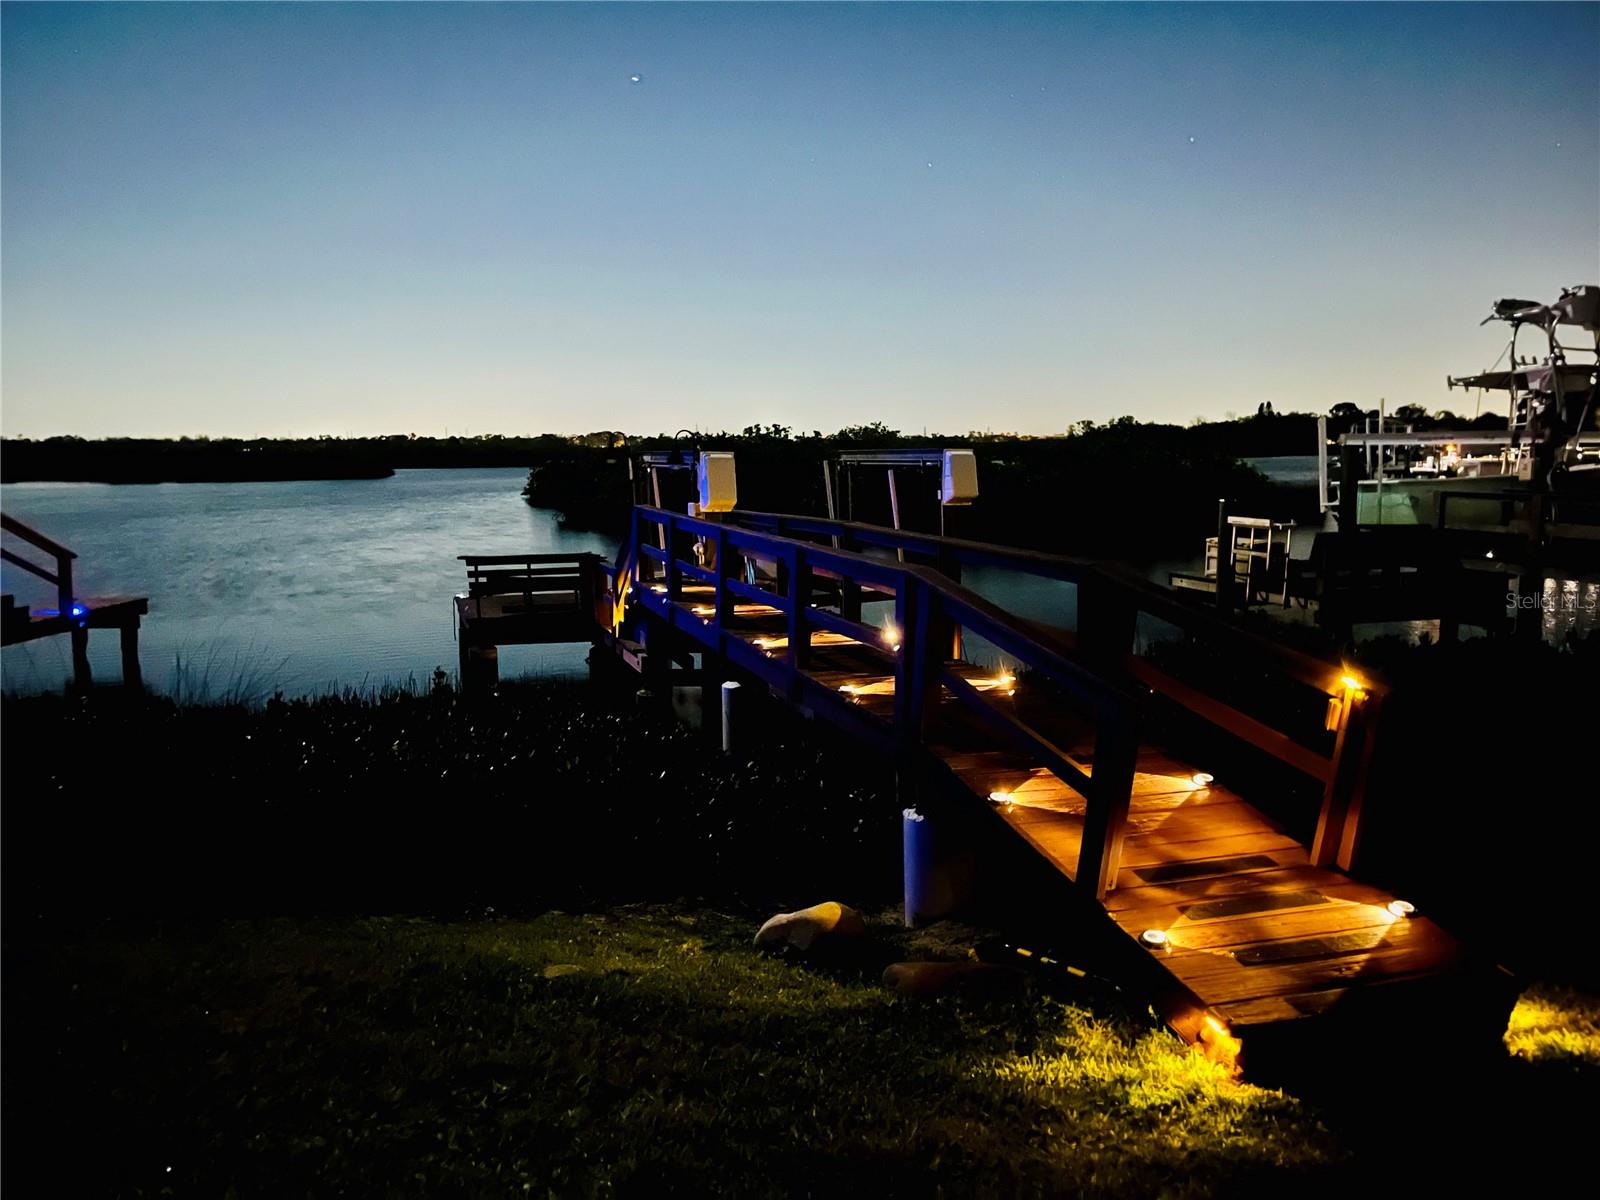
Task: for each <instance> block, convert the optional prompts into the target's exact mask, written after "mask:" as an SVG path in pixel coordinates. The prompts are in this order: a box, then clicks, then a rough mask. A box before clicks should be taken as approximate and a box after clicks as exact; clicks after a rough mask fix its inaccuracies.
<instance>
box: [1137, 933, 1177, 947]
mask: <svg viewBox="0 0 1600 1200" xmlns="http://www.w3.org/2000/svg"><path fill="white" fill-rule="evenodd" d="M1139 940H1140V941H1141V942H1143V943H1144V944H1145V945H1146V946H1148V947H1149V948H1150V949H1152V950H1165V949H1166V948H1167V947H1168V946H1169V945H1171V939H1170V938H1168V937H1167V931H1166V930H1165V929H1146V930H1145V931H1144V932H1143V933H1141V934H1140V935H1139Z"/></svg>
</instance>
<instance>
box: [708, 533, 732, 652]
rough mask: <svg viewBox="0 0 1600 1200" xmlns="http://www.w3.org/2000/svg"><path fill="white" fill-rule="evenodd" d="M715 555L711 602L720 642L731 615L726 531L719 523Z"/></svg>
mask: <svg viewBox="0 0 1600 1200" xmlns="http://www.w3.org/2000/svg"><path fill="white" fill-rule="evenodd" d="M716 555H717V565H716V569H715V574H716V577H717V581H716V583H715V585H714V587H715V589H716V590H715V591H714V592H713V593H712V596H711V603H712V604H713V605H714V606H715V607H716V610H717V615H716V617H715V618H714V619H715V621H716V623H717V640H718V643H719V644H720V642H721V639H722V634H723V631H724V630H726V629H727V627H728V621H727V618H728V617H731V616H732V615H733V613H732V611H731V609H730V608H729V607H728V605H729V596H728V533H727V531H726V530H725V529H723V528H722V526H721V525H718V526H717V537H716Z"/></svg>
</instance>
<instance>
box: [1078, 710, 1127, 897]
mask: <svg viewBox="0 0 1600 1200" xmlns="http://www.w3.org/2000/svg"><path fill="white" fill-rule="evenodd" d="M1096 724H1097V725H1098V727H1099V728H1098V730H1097V732H1096V734H1095V740H1094V771H1093V773H1092V774H1091V775H1090V777H1089V795H1088V797H1087V799H1088V811H1087V812H1086V813H1085V815H1084V819H1083V841H1082V843H1081V844H1080V846H1079V849H1078V874H1077V881H1076V882H1077V885H1078V886H1079V887H1080V888H1082V889H1084V890H1085V891H1087V892H1089V893H1090V895H1092V896H1093V897H1094V898H1095V899H1096V900H1103V899H1105V897H1106V893H1107V892H1109V891H1111V889H1112V888H1113V887H1115V886H1116V881H1117V870H1118V867H1119V865H1120V864H1121V862H1122V838H1123V833H1124V831H1125V830H1126V828H1127V824H1128V802H1129V799H1130V797H1131V796H1132V794H1133V773H1134V764H1135V761H1136V759H1137V757H1138V752H1139V728H1138V716H1137V714H1136V713H1135V712H1134V711H1133V710H1132V708H1131V707H1129V706H1127V705H1122V704H1118V705H1112V704H1109V703H1107V704H1103V705H1101V706H1100V711H1099V713H1098V714H1097V721H1096Z"/></svg>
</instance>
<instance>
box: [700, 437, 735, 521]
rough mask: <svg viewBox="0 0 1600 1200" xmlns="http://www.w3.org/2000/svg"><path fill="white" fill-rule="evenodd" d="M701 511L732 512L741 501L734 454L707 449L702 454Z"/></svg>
mask: <svg viewBox="0 0 1600 1200" xmlns="http://www.w3.org/2000/svg"><path fill="white" fill-rule="evenodd" d="M696 474H697V475H699V477H700V511H701V512H703V513H725V512H732V511H733V509H734V506H735V505H737V504H738V503H739V484H738V480H737V479H736V478H735V476H734V473H733V455H732V454H729V453H727V452H725V451H714V450H707V451H704V452H702V453H701V455H700V470H699V471H697V472H696Z"/></svg>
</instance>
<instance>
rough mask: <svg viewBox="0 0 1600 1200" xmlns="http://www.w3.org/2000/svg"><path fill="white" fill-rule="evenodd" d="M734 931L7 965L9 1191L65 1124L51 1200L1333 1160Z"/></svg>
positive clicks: (1172, 1088) (1031, 1178)
mask: <svg viewBox="0 0 1600 1200" xmlns="http://www.w3.org/2000/svg"><path fill="white" fill-rule="evenodd" d="M751 931H752V925H751V922H750V921H749V920H746V919H734V918H730V917H726V916H720V915H716V914H711V913H693V912H687V911H678V910H671V909H662V908H650V909H641V908H631V909H621V910H613V911H612V912H610V913H607V914H600V915H562V914H556V913H552V914H547V915H544V916H540V917H537V918H533V919H526V920H522V919H518V920H493V919H490V920H483V921H476V922H465V923H462V922H456V923H443V922H437V921H430V920H421V919H403V918H386V919H369V920H357V921H339V922H328V923H315V922H295V923H289V922H250V923H229V924H223V925H219V926H216V927H214V928H212V929H210V930H208V931H206V932H204V933H195V932H193V931H184V932H178V931H171V932H167V933H165V934H162V935H156V936H151V935H147V934H146V935H141V936H138V937H127V936H117V935H102V936H99V937H93V938H86V939H82V940H74V941H73V942H72V943H71V944H70V945H61V944H57V945H56V946H55V947H54V948H52V949H48V950H43V951H39V952H36V953H30V954H27V955H23V956H20V957H19V955H18V954H16V953H15V952H13V953H12V954H11V962H10V964H9V967H10V970H9V974H8V982H7V1006H6V1007H7V1012H6V1022H7V1056H6V1075H7V1079H6V1093H7V1097H8V1104H7V1110H8V1111H7V1142H8V1149H9V1150H10V1153H9V1154H8V1155H7V1157H8V1159H10V1160H11V1161H10V1163H9V1169H11V1170H15V1169H16V1168H17V1167H18V1166H20V1165H21V1163H22V1161H23V1160H24V1158H25V1156H26V1155H27V1154H28V1150H27V1149H25V1148H26V1147H33V1148H34V1149H38V1148H40V1147H41V1146H42V1145H44V1144H45V1141H46V1140H47V1139H49V1138H50V1137H51V1135H52V1134H53V1133H54V1134H59V1133H60V1132H61V1131H62V1130H67V1131H71V1132H72V1136H73V1137H74V1138H77V1137H83V1138H85V1139H87V1140H88V1141H91V1142H92V1143H93V1146H94V1152H93V1153H92V1154H80V1155H76V1156H74V1155H72V1154H71V1153H70V1151H69V1152H68V1153H67V1154H66V1156H65V1157H59V1158H57V1157H52V1159H51V1163H52V1167H53V1171H52V1173H53V1174H54V1175H55V1177H56V1178H57V1179H58V1181H60V1182H58V1185H57V1189H56V1190H57V1191H58V1193H60V1194H68V1193H70V1194H76V1195H90V1194H95V1195H104V1194H113V1193H115V1194H124V1195H162V1194H176V1195H191V1194H197V1195H213V1196H218V1195H234V1196H238V1197H246V1196H278V1195H289V1194H311V1193H315V1194H317V1195H340V1194H351V1195H355V1194H360V1195H416V1196H440V1195H453V1194H475V1195H478V1194H481V1195H516V1194H527V1193H531V1194H537V1195H550V1194H553V1195H586V1194H595V1193H600V1194H605V1193H610V1192H618V1193H623V1194H653V1193H659V1192H664V1191H672V1192H677V1193H691V1194H693V1193H705V1192H708V1191H715V1192H719V1193H723V1194H737V1195H794V1194H807V1193H809V1194H840V1193H841V1192H852V1193H854V1192H873V1193H877V1194H906V1193H919V1194H930V1193H931V1192H932V1191H933V1190H934V1187H935V1184H936V1183H937V1184H938V1185H942V1186H943V1187H944V1188H945V1189H947V1190H949V1191H951V1192H952V1193H955V1194H961V1193H971V1192H981V1191H988V1192H991V1193H998V1194H1016V1193H1019V1192H1057V1191H1061V1190H1070V1191H1076V1190H1084V1191H1090V1192H1103V1193H1117V1194H1124V1195H1133V1194H1139V1195H1143V1194H1154V1193H1157V1192H1165V1193H1171V1194H1177V1195H1184V1194H1196V1195H1203V1194H1211V1193H1213V1192H1216V1191H1218V1190H1221V1189H1222V1188H1223V1185H1224V1184H1227V1185H1228V1190H1238V1189H1239V1188H1247V1187H1249V1185H1251V1184H1258V1185H1262V1186H1263V1188H1265V1190H1271V1188H1270V1187H1267V1185H1269V1184H1272V1183H1274V1182H1276V1183H1277V1184H1280V1185H1281V1184H1283V1183H1284V1182H1285V1181H1284V1179H1283V1178H1282V1177H1283V1176H1285V1175H1291V1176H1292V1175H1300V1174H1303V1173H1305V1172H1307V1171H1309V1170H1311V1169H1312V1168H1315V1167H1317V1166H1319V1165H1322V1164H1325V1163H1327V1162H1329V1161H1332V1160H1333V1159H1334V1158H1336V1157H1337V1155H1338V1153H1339V1151H1338V1149H1337V1147H1336V1146H1335V1144H1334V1142H1333V1139H1332V1138H1331V1137H1330V1136H1329V1135H1328V1134H1327V1133H1326V1131H1325V1130H1323V1129H1322V1128H1321V1127H1320V1126H1319V1124H1318V1122H1317V1121H1316V1119H1315V1118H1314V1117H1313V1116H1311V1115H1309V1114H1308V1113H1306V1112H1305V1111H1304V1110H1303V1108H1302V1106H1301V1105H1299V1104H1298V1103H1297V1102H1295V1101H1294V1100H1292V1099H1290V1098H1287V1097H1285V1096H1283V1095H1282V1094H1279V1093H1273V1092H1266V1091H1261V1090H1258V1089H1255V1088H1251V1087H1247V1086H1243V1085H1239V1084H1235V1083H1233V1082H1230V1081H1229V1080H1228V1079H1227V1078H1226V1077H1225V1075H1224V1074H1223V1073H1222V1072H1221V1071H1220V1070H1219V1069H1218V1068H1215V1067H1212V1066H1211V1065H1209V1064H1207V1063H1206V1062H1205V1061H1204V1060H1203V1059H1200V1058H1198V1057H1196V1056H1193V1055H1190V1054H1187V1053H1185V1052H1184V1051H1183V1049H1182V1048H1181V1047H1180V1046H1179V1044H1178V1043H1177V1042H1176V1041H1175V1040H1174V1039H1172V1038H1171V1037H1170V1036H1168V1035H1166V1034H1164V1033H1162V1032H1160V1031H1158V1030H1157V1029H1155V1028H1154V1027H1153V1026H1152V1025H1151V1024H1149V1023H1148V1022H1140V1021H1138V1020H1135V1019H1132V1018H1118V1017H1117V1016H1110V1015H1100V1016H1096V1015H1093V1014H1091V1013H1090V1012H1089V1011H1087V1010H1085V1009H1083V1008H1078V1007H1073V1006H1069V1005H1065V1004H1062V1003H1060V1002H1058V1001H1053V1000H1048V999H1044V998H1039V997H1035V998H1033V999H1031V1000H1029V1001H1028V1002H1026V1003H1017V1002H1016V1001H1009V1002H990V1003H987V1004H985V1003H981V1002H978V1001H968V1002H957V1001H954V1000H939V1001H910V1000H901V999H897V998H895V997H893V996H891V995H890V994H889V993H887V992H885V991H884V990H883V989H882V988H881V987H880V986H878V984H877V983H876V981H875V979H873V978H871V977H870V976H867V977H860V976H855V977H853V976H851V975H850V974H848V973H845V974H843V975H831V974H828V973H824V972H821V971H818V970H814V969H810V968H807V967H804V966H799V965H795V964H792V963H787V962H784V961H781V960H775V959H772V958H767V957H764V956H762V955H760V954H758V953H756V952H755V951H754V950H753V949H752V948H751V946H750V936H751ZM24 1030H26V1032H25V1033H24ZM21 1095H26V1096H27V1101H26V1103H25V1104H22V1103H19V1102H18V1099H17V1098H18V1097H19V1096H21ZM56 1153H60V1151H59V1150H58V1151H56ZM67 1180H71V1182H70V1184H68V1183H66V1181H67Z"/></svg>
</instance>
